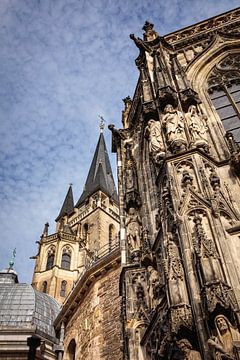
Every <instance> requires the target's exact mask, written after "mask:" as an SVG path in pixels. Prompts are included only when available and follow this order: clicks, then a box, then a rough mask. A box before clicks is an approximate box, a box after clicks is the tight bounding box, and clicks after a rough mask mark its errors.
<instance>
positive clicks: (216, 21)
mask: <svg viewBox="0 0 240 360" xmlns="http://www.w3.org/2000/svg"><path fill="white" fill-rule="evenodd" d="M234 23H236V24H237V23H240V8H236V9H234V10H231V11H228V12H226V13H223V14H220V15H218V16H214V17H212V18H210V19H207V20H204V21H201V22H199V23H197V24H194V25H191V26H188V27H186V28H183V29H181V30H179V31H175V32H173V33H170V34H167V35H165V36H164V39H165V40H166V41H168V42H169V43H170V44H172V45H173V46H174V47H175V48H180V47H181V46H185V45H186V41H187V43H188V44H189V43H190V42H195V41H199V40H200V39H204V38H205V37H209V34H210V33H214V32H216V31H219V30H224V29H225V28H226V29H227V28H231V29H232V30H233V26H232V25H233V24H234Z"/></svg>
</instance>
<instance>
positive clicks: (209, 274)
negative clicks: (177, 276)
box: [193, 213, 237, 312]
mask: <svg viewBox="0 0 240 360" xmlns="http://www.w3.org/2000/svg"><path fill="white" fill-rule="evenodd" d="M203 220H204V214H203V215H202V216H201V215H200V214H197V213H196V214H195V216H194V218H193V222H194V227H193V246H194V250H195V254H196V257H197V268H198V270H199V272H200V274H201V275H200V276H201V278H202V281H203V284H202V286H203V288H202V295H203V298H204V302H205V305H206V307H207V309H208V311H210V312H213V311H214V309H215V308H216V306H217V304H220V305H221V306H223V307H225V308H228V307H229V306H231V307H232V309H235V308H236V307H237V304H236V299H235V296H234V294H233V291H232V289H231V287H230V286H229V285H227V284H226V283H225V282H224V278H223V275H222V270H221V261H220V257H219V254H218V252H217V249H216V246H215V243H214V240H213V238H212V236H211V234H210V233H208V235H207V234H206V232H205V229H204V226H205V228H206V222H207V221H208V220H207V219H205V225H203ZM208 226H209V224H208ZM206 230H207V228H206Z"/></svg>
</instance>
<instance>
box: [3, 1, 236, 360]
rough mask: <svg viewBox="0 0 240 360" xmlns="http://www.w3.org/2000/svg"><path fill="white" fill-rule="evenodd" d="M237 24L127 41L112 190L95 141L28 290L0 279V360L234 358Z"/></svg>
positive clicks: (212, 22)
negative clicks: (133, 80)
mask: <svg viewBox="0 0 240 360" xmlns="http://www.w3.org/2000/svg"><path fill="white" fill-rule="evenodd" d="M239 25H240V9H239V8H238V9H235V10H232V11H230V12H227V13H225V14H221V15H219V16H216V17H214V18H211V19H208V20H205V21H202V22H200V23H198V24H195V25H192V26H189V27H187V28H184V29H181V30H179V31H176V32H174V33H171V34H168V35H166V36H160V35H159V34H158V33H157V24H156V27H154V25H153V24H151V23H150V22H146V23H145V24H144V26H143V38H138V37H136V36H135V35H133V34H131V35H130V38H131V40H132V41H133V42H132V45H133V46H137V47H138V49H139V56H138V57H137V59H136V61H135V62H136V66H137V67H138V69H139V80H138V83H137V85H136V90H135V93H134V95H133V97H132V98H131V97H129V96H128V97H126V98H125V99H124V109H123V112H122V124H123V125H122V129H116V128H115V126H114V125H110V126H109V129H110V131H111V132H112V151H113V152H115V153H116V158H117V169H118V192H117V191H116V187H115V184H114V178H113V175H112V170H111V165H110V161H109V157H108V152H107V149H106V145H105V140H104V135H103V132H101V133H100V136H99V140H98V143H97V146H96V150H95V154H94V157H93V160H92V163H91V165H90V169H89V173H88V176H87V179H86V183H85V187H84V190H83V192H82V195H81V197H80V198H79V199H78V200H77V201H76V202H75V201H74V199H73V192H72V187H71V186H70V187H69V189H68V192H67V194H66V197H65V200H64V202H63V205H62V208H61V210H60V212H59V214H58V216H57V218H56V231H55V233H53V234H49V232H48V224H45V227H44V230H43V233H42V235H41V237H40V239H39V242H38V249H36V256H34V259H35V269H34V274H33V280H32V286H30V285H27V284H21V283H18V279H17V274H16V273H15V271H14V269H13V267H12V266H11V264H10V266H9V268H7V269H5V270H2V271H1V273H0V358H1V359H15V360H16V359H17V360H19V359H49V360H50V359H55V360H74V359H75V360H82V359H84V360H93V359H94V360H98V359H99V360H100V359H103V360H110V359H111V360H162V359H169V360H170V359H171V360H173V359H174V360H177V359H187V360H201V359H202V360H211V359H216V360H220V359H223V360H225V359H226V360H227V359H228V360H231V359H232V360H233V359H234V360H235V359H240V313H239V310H240V271H239V270H240V191H239V189H240V145H239V143H240V27H239ZM135 30H136V31H137V30H138V29H135ZM60 305H61V306H60Z"/></svg>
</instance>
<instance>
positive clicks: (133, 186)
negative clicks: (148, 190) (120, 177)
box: [124, 143, 140, 209]
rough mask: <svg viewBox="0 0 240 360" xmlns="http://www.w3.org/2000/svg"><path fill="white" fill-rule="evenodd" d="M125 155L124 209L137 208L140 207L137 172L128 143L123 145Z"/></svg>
mask: <svg viewBox="0 0 240 360" xmlns="http://www.w3.org/2000/svg"><path fill="white" fill-rule="evenodd" d="M125 148H126V153H125V161H126V166H125V172H124V175H125V187H126V192H125V201H126V208H127V209H128V208H130V207H133V206H134V207H139V205H140V197H139V192H138V179H137V171H136V165H135V161H134V158H133V155H132V146H131V144H130V143H126V145H125Z"/></svg>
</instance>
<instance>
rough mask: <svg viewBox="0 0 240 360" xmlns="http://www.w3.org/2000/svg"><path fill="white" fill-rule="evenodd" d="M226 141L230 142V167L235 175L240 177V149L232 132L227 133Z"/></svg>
mask: <svg viewBox="0 0 240 360" xmlns="http://www.w3.org/2000/svg"><path fill="white" fill-rule="evenodd" d="M226 139H227V142H228V147H229V150H230V153H231V158H230V166H231V167H232V169H233V170H234V171H235V173H236V174H237V175H238V176H239V175H240V147H239V145H238V143H237V142H236V141H235V139H234V136H233V134H232V133H231V132H229V131H228V132H226Z"/></svg>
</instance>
